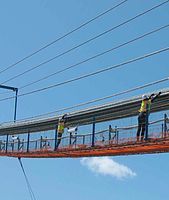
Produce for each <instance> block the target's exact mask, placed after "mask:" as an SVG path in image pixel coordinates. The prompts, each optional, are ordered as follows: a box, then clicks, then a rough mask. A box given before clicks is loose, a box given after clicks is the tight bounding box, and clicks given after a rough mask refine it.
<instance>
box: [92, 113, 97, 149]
mask: <svg viewBox="0 0 169 200" xmlns="http://www.w3.org/2000/svg"><path fill="white" fill-rule="evenodd" d="M95 125H96V124H95V117H93V126H92V147H94V138H95Z"/></svg>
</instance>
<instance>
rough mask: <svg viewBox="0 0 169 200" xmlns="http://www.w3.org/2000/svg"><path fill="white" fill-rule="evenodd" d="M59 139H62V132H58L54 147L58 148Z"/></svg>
mask: <svg viewBox="0 0 169 200" xmlns="http://www.w3.org/2000/svg"><path fill="white" fill-rule="evenodd" d="M61 139H62V133H58V137H57V144H56V148H58V146H59V144H60V142H61Z"/></svg>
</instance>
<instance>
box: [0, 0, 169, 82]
mask: <svg viewBox="0 0 169 200" xmlns="http://www.w3.org/2000/svg"><path fill="white" fill-rule="evenodd" d="M168 2H169V0H167V1H164V2H163V3H160V4H158V5H156V6H153V7H152V8H150V9H148V10H146V11H144V12H141V13H140V14H138V15H136V16H134V17H132V18H130V19H128V20H126V21H124V22H122V23H120V24H118V25H117V26H114V27H112V28H111V29H109V30H106V31H104V32H102V33H100V34H98V35H96V36H95V37H93V38H90V39H89V40H87V41H85V42H83V43H81V44H79V45H77V46H74V47H73V48H71V49H68V50H67V51H65V52H63V53H61V54H58V55H56V56H54V57H52V58H50V59H48V60H46V61H44V62H42V63H40V64H38V65H36V66H34V67H32V68H30V69H28V70H26V71H24V72H22V73H20V74H17V75H15V76H13V77H11V78H9V79H7V80H6V81H4V82H2V83H1V84H4V83H7V82H9V81H11V80H14V79H16V78H18V77H20V76H23V75H24V74H27V73H28V72H31V71H33V70H35V69H37V68H39V67H41V66H43V65H45V64H47V63H49V62H51V61H53V60H55V59H57V58H59V57H61V56H63V55H65V54H67V53H69V52H71V51H73V50H75V49H77V48H79V47H81V46H83V45H85V44H87V43H89V42H91V41H93V40H95V39H97V38H100V37H101V36H103V35H105V34H107V33H109V32H111V31H113V30H115V29H117V28H119V27H121V26H123V25H125V24H127V23H129V22H131V21H133V20H135V19H137V18H139V17H141V16H143V15H145V14H147V13H149V12H151V11H153V10H155V9H157V8H159V7H161V6H163V5H164V4H166V3H168Z"/></svg>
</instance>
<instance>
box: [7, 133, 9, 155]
mask: <svg viewBox="0 0 169 200" xmlns="http://www.w3.org/2000/svg"><path fill="white" fill-rule="evenodd" d="M8 140H9V135H8V134H7V135H6V153H7V152H8Z"/></svg>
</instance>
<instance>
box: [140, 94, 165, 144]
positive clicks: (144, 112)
mask: <svg viewBox="0 0 169 200" xmlns="http://www.w3.org/2000/svg"><path fill="white" fill-rule="evenodd" d="M160 94H161V92H159V93H158V94H156V95H155V94H151V95H150V96H147V95H143V96H142V102H141V107H140V109H139V116H138V129H137V141H139V137H140V132H141V141H143V139H144V132H145V129H146V117H148V116H149V114H150V110H151V104H152V102H153V101H154V100H155V99H156V98H157V97H158V96H160Z"/></svg>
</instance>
